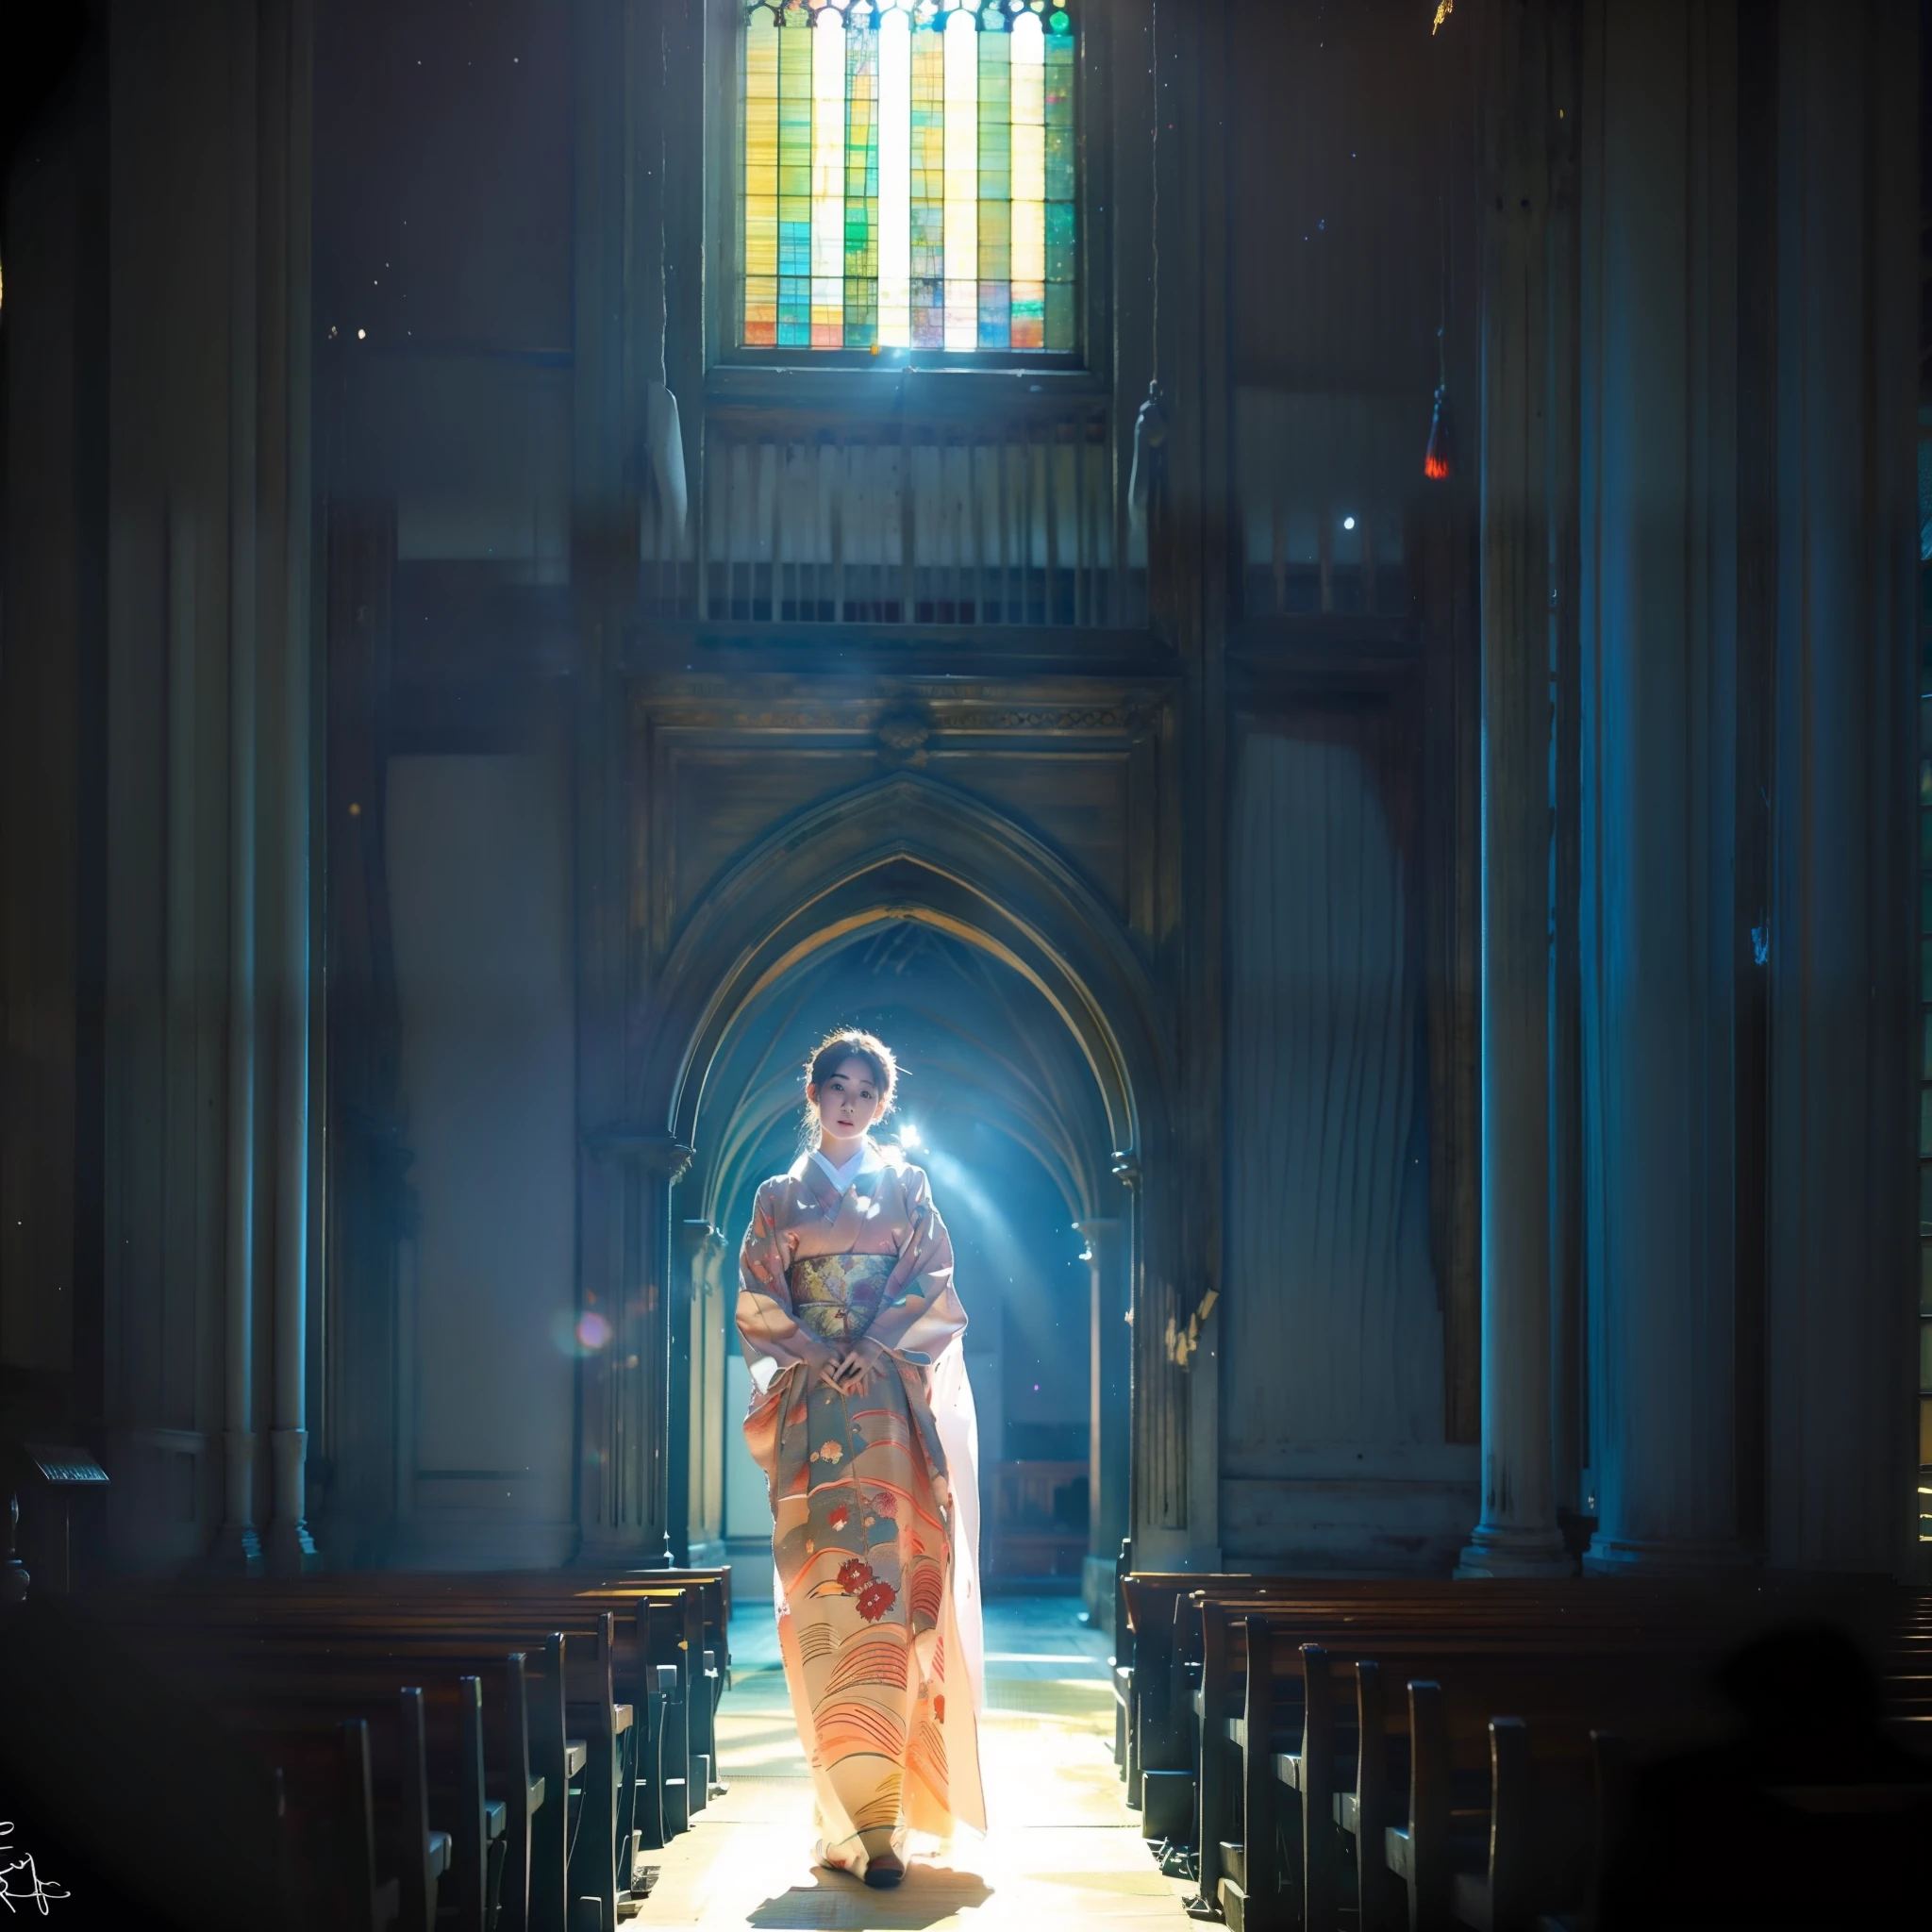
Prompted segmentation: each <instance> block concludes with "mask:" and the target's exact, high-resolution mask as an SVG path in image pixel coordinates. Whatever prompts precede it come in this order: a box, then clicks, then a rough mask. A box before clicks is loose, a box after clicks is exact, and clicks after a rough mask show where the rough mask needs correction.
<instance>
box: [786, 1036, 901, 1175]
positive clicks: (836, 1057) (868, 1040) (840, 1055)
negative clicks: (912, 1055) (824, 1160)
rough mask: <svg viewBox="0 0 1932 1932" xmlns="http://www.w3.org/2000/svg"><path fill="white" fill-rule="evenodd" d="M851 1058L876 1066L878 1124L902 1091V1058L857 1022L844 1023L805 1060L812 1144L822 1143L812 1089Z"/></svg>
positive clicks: (807, 1133)
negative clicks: (846, 1024) (812, 1101)
mask: <svg viewBox="0 0 1932 1932" xmlns="http://www.w3.org/2000/svg"><path fill="white" fill-rule="evenodd" d="M847 1060H863V1061H864V1062H865V1063H866V1065H867V1066H868V1067H870V1068H871V1069H872V1078H873V1085H874V1086H875V1087H876V1088H877V1089H878V1093H879V1110H878V1112H877V1113H876V1114H874V1116H873V1123H872V1124H873V1125H874V1126H877V1125H878V1124H879V1123H880V1122H882V1121H883V1120H884V1119H885V1118H886V1117H887V1115H888V1114H890V1113H891V1110H892V1100H893V1097H894V1096H895V1095H896V1094H897V1092H898V1091H899V1062H898V1061H897V1060H895V1059H894V1058H892V1049H891V1047H890V1046H888V1045H887V1044H886V1042H885V1041H883V1040H881V1039H879V1037H878V1036H877V1035H876V1034H874V1033H861V1032H860V1031H859V1029H858V1027H857V1026H841V1028H840V1029H839V1031H838V1032H836V1033H828V1034H826V1035H825V1037H824V1039H823V1040H822V1041H819V1043H818V1045H817V1046H816V1047H814V1048H813V1049H812V1056H811V1058H809V1059H808V1060H807V1061H806V1063H805V1085H806V1101H805V1140H806V1145H807V1146H808V1147H816V1146H817V1145H818V1144H819V1132H820V1128H819V1113H818V1108H815V1107H814V1106H813V1105H812V1104H811V1090H812V1089H814V1088H816V1087H822V1086H823V1085H824V1083H825V1082H826V1081H827V1080H829V1079H830V1078H831V1077H832V1075H833V1074H836V1073H837V1072H838V1071H839V1069H840V1068H841V1067H842V1066H843V1065H844V1064H845V1062H846V1061H847Z"/></svg>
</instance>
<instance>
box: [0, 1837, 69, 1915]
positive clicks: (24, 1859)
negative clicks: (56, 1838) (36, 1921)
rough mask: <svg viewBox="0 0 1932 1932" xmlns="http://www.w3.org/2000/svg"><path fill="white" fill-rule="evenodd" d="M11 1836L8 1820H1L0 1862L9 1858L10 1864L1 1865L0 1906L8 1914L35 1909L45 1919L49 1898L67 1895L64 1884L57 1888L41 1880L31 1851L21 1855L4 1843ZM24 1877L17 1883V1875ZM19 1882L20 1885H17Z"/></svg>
mask: <svg viewBox="0 0 1932 1932" xmlns="http://www.w3.org/2000/svg"><path fill="white" fill-rule="evenodd" d="M12 1836H13V1825H12V1824H11V1822H10V1821H6V1820H0V1860H7V1859H8V1858H9V1857H10V1858H11V1862H10V1863H8V1862H0V1906H5V1907H7V1909H8V1911H9V1912H11V1911H12V1910H13V1908H14V1907H15V1906H19V1905H30V1906H35V1907H39V1909H40V1914H41V1917H42V1918H43V1919H44V1918H45V1917H46V1916H47V1901H48V1900H49V1899H56V1898H66V1897H68V1896H69V1893H68V1890H67V1888H66V1887H65V1886H64V1885H57V1884H56V1883H55V1882H54V1880H53V1879H51V1878H42V1876H41V1874H40V1872H39V1870H38V1869H37V1868H36V1867H35V1864H34V1855H33V1854H32V1853H31V1852H20V1851H19V1850H18V1849H17V1848H16V1847H15V1846H13V1845H10V1844H8V1842H7V1840H8V1839H10V1838H11V1837H12ZM22 1873H25V1874H26V1875H25V1880H24V1881H20V1874H22ZM17 1881H20V1882H17Z"/></svg>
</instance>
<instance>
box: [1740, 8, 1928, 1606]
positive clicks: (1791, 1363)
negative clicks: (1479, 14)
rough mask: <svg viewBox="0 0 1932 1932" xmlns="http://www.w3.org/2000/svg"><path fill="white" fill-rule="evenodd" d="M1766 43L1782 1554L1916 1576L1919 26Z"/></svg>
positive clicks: (1885, 12)
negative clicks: (1773, 280)
mask: <svg viewBox="0 0 1932 1932" xmlns="http://www.w3.org/2000/svg"><path fill="white" fill-rule="evenodd" d="M1775 22H1776V29H1777V34H1778V55H1777V58H1778V83H1777V86H1778V100H1777V140H1778V162H1779V173H1778V179H1777V182H1776V192H1777V197H1778V202H1777V275H1778V289H1777V306H1776V329H1777V396H1778V420H1777V430H1778V446H1777V483H1776V492H1777V519H1778V524H1777V638H1776V652H1777V674H1776V711H1775V715H1774V757H1773V769H1774V771H1775V773H1776V774H1777V776H1776V791H1775V794H1774V806H1775V810H1774V827H1773V865H1774V891H1773V903H1772V914H1771V931H1770V935H1769V941H1770V943H1769V958H1768V961H1767V964H1768V967H1769V971H1770V974H1771V1066H1772V1077H1771V1150H1770V1176H1769V1187H1768V1195H1769V1202H1770V1217H1769V1218H1770V1237H1769V1241H1768V1244H1767V1245H1768V1255H1769V1261H1770V1266H1769V1270H1768V1275H1769V1279H1768V1292H1767V1307H1766V1345H1765V1359H1766V1379H1767V1389H1768V1399H1767V1404H1766V1408H1767V1413H1768V1415H1769V1417H1770V1419H1771V1426H1770V1428H1769V1430H1768V1431H1767V1437H1768V1454H1767V1457H1766V1462H1767V1470H1766V1485H1765V1533H1766V1555H1767V1557H1768V1558H1769V1560H1770V1561H1771V1562H1773V1563H1774V1564H1776V1565H1779V1566H1781V1567H1793V1568H1803V1569H1831V1570H1871V1571H1882V1570H1896V1571H1901V1572H1904V1573H1905V1574H1911V1571H1912V1569H1916V1570H1917V1574H1921V1575H1923V1574H1924V1571H1923V1568H1922V1567H1920V1566H1922V1565H1923V1562H1924V1553H1923V1551H1922V1550H1920V1549H1918V1548H1917V1547H1916V1546H1915V1541H1914V1537H1915V1531H1916V1526H1917V1525H1916V1522H1915V1517H1916V1514H1917V1510H1916V1505H1917V1504H1918V1502H1919V1501H1920V1500H1921V1499H1920V1498H1918V1497H1917V1496H1915V1495H1914V1494H1913V1491H1914V1490H1915V1489H1916V1487H1917V1482H1918V1480H1919V1479H1918V1478H1916V1477H1915V1474H1914V1468H1915V1465H1916V1463H1917V1461H1918V1444H1917V1442H1916V1441H1914V1440H1913V1438H1914V1434H1915V1431H1914V1427H1913V1424H1914V1421H1915V1418H1914V1414H1913V1409H1914V1402H1913V1383H1914V1380H1915V1374H1914V1370H1915V1368H1916V1363H1917V1357H1918V1349H1917V1342H1916V1338H1915V1336H1914V1333H1913V1330H1914V1327H1915V1326H1916V1312H1917V1308H1916V1305H1917V1279H1916V1277H1917V1266H1916V1257H1915V1256H1914V1254H1913V1247H1914V1239H1913V1224H1914V1219H1915V1217H1914V1212H1913V1208H1912V1194H1913V1186H1914V1175H1913V1172H1912V1156H1913V1150H1914V1143H1915V1139H1916V1133H1915V1128H1916V1121H1915V1100H1914V1087H1915V1084H1916V1077H1917V1072H1918V1063H1919V1044H1918V1041H1917V1039H1916V1037H1915V1036H1916V1031H1917V1020H1916V1016H1915V1014H1914V1011H1913V1007H1914V1002H1915V999H1916V997H1917V994H1916V991H1915V989H1914V987H1913V984H1912V977H1911V974H1912V967H1913V945H1912V936H1911V930H1910V925H1909V923H1908V922H1909V920H1910V918H1911V914H1912V909H1913V908H1914V907H1915V905H1916V903H1917V888H1916V886H1915V884H1914V879H1913V870H1914V865H1915V853H1914V849H1913V848H1914V841H1915V836H1916V827H1915V826H1914V824H1913V817H1914V811H1915V808H1914V799H1913V793H1914V787H1913V766H1914V763H1915V747H1914V745H1913V737H1914V735H1915V733H1916V729H1917V712H1918V707H1917V704H1916V702H1915V697H1916V693H1917V691H1918V690H1920V689H1922V688H1923V687H1921V686H1918V685H1915V683H1914V681H1913V674H1914V670H1915V667H1916V651H1915V639H1914V636H1913V630H1914V619H1915V592H1916V584H1915V581H1914V580H1915V577H1916V575H1917V545H1916V542H1915V541H1914V540H1915V537H1916V534H1917V531H1916V525H1917V519H1916V515H1915V511H1916V504H1915V501H1914V493H1915V492H1914V475H1913V462H1914V450H1913V443H1914V440H1915V425H1914V422H1913V406H1914V403H1915V401H1916V371H1915V349H1916V346H1917V318H1918V308H1917V300H1918V298H1917V293H1916V288H1917V281H1916V270H1915V267H1914V263H1915V251H1914V245H1913V224H1914V222H1915V221H1916V220H1917V213H1918V187H1917V184H1918V179H1919V176H1918V174H1917V171H1916V166H1915V158H1916V156H1917V154H1918V142H1919V139H1920V135H1919V127H1918V119H1917V112H1918V109H1917V75H1918V73H1919V50H1918V25H1917V22H1918V15H1917V11H1916V9H1915V8H1911V7H1909V6H1906V5H1904V4H1901V0H1843V4H1840V5H1838V6H1833V7H1828V8H1824V7H1817V6H1804V5H1799V4H1796V0H1787V4H1785V5H1783V6H1781V7H1780V8H1778V9H1777V10H1776V14H1775ZM1755 26H1756V22H1755V21H1754V28H1755ZM1753 192H1760V190H1759V185H1758V184H1753ZM1921 944H1922V945H1923V944H1924V941H1921ZM1921 1211H1922V1212H1923V1210H1921ZM1908 1566H1909V1567H1908Z"/></svg>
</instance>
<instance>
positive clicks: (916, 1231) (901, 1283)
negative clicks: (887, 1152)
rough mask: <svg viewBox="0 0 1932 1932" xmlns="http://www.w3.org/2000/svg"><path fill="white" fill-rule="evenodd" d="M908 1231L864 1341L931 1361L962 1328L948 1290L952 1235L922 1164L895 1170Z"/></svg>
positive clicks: (952, 1294) (956, 1299) (958, 1309)
mask: <svg viewBox="0 0 1932 1932" xmlns="http://www.w3.org/2000/svg"><path fill="white" fill-rule="evenodd" d="M899 1185H900V1186H901V1188H903V1189H904V1191H905V1195H906V1215H907V1232H906V1237H905V1240H904V1241H902V1242H901V1244H900V1248H899V1261H898V1265H897V1266H896V1267H895V1268H894V1269H893V1271H892V1279H891V1285H890V1286H889V1288H888V1290H887V1296H886V1305H885V1307H882V1308H881V1309H880V1310H879V1312H878V1314H877V1315H876V1316H875V1317H874V1321H873V1324H872V1327H871V1329H870V1330H869V1331H868V1340H870V1341H876V1342H878V1343H879V1344H880V1346H881V1347H884V1348H887V1349H890V1350H891V1352H892V1353H893V1354H894V1355H899V1356H903V1357H906V1358H907V1359H908V1361H915V1362H927V1363H929V1362H933V1361H936V1360H937V1359H938V1358H939V1357H940V1355H941V1352H942V1351H943V1350H944V1349H945V1348H946V1347H947V1346H948V1344H949V1343H951V1342H954V1341H958V1339H959V1338H960V1337H961V1336H962V1335H964V1334H965V1332H966V1310H965V1309H964V1308H963V1307H961V1306H960V1304H959V1297H958V1295H957V1294H956V1293H955V1292H954V1290H953V1238H952V1236H951V1235H949V1234H948V1233H947V1232H946V1224H945V1223H944V1222H943V1221H941V1219H940V1211H939V1209H938V1208H936V1207H935V1206H934V1205H933V1198H932V1184H931V1183H930V1182H929V1181H928V1180H927V1179H926V1177H925V1172H924V1169H923V1168H917V1167H911V1166H908V1167H905V1168H903V1169H901V1170H900V1174H899Z"/></svg>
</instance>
